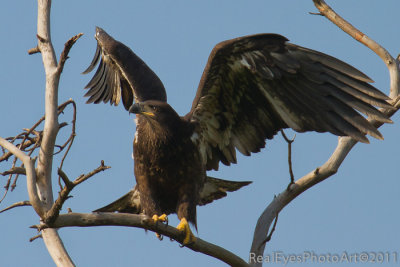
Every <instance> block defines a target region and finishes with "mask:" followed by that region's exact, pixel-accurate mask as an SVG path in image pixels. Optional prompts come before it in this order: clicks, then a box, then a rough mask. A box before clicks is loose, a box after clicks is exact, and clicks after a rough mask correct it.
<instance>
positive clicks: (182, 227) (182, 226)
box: [176, 217, 196, 246]
mask: <svg viewBox="0 0 400 267" xmlns="http://www.w3.org/2000/svg"><path fill="white" fill-rule="evenodd" d="M176 229H178V230H179V231H181V232H183V233H185V239H184V240H183V245H184V246H185V245H188V244H191V243H194V242H196V237H195V236H194V234H193V233H192V231H191V230H190V227H189V224H188V222H187V220H186V218H185V217H183V218H182V219H181V222H180V223H179V224H178V226H177V227H176Z"/></svg>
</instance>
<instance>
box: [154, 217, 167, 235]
mask: <svg viewBox="0 0 400 267" xmlns="http://www.w3.org/2000/svg"><path fill="white" fill-rule="evenodd" d="M152 219H153V221H154V223H158V222H167V224H168V217H167V214H165V213H164V214H163V215H161V216H158V215H157V214H154V215H153V217H152ZM156 236H157V238H158V239H159V240H160V241H161V240H163V236H162V235H160V234H159V233H156Z"/></svg>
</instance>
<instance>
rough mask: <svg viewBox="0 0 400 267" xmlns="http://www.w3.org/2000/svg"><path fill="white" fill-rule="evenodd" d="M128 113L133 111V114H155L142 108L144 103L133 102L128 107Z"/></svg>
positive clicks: (150, 115)
mask: <svg viewBox="0 0 400 267" xmlns="http://www.w3.org/2000/svg"><path fill="white" fill-rule="evenodd" d="M129 113H135V114H143V115H146V116H149V117H154V116H155V114H154V113H152V112H148V111H145V110H144V105H142V104H141V103H135V104H133V105H132V106H131V107H130V108H129Z"/></svg>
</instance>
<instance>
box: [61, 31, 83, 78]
mask: <svg viewBox="0 0 400 267" xmlns="http://www.w3.org/2000/svg"><path fill="white" fill-rule="evenodd" d="M82 35H83V33H79V34H77V35H75V36H74V37H71V38H70V39H69V40H68V41H67V42H66V43H65V45H64V50H63V51H62V53H61V56H60V61H59V62H58V66H57V71H58V73H61V72H62V71H63V69H64V64H65V61H67V59H68V53H69V51H70V50H71V48H72V46H73V45H74V44H75V42H76V41H78V39H79V38H80V37H81V36H82Z"/></svg>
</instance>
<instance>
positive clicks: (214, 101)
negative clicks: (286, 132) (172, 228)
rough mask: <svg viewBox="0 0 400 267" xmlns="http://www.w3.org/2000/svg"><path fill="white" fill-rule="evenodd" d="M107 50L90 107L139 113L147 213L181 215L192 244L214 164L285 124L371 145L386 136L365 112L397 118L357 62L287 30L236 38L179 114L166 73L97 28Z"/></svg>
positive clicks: (211, 63) (216, 52)
mask: <svg viewBox="0 0 400 267" xmlns="http://www.w3.org/2000/svg"><path fill="white" fill-rule="evenodd" d="M95 38H96V40H97V50H96V53H95V56H94V58H93V61H92V62H91V64H90V66H89V67H88V69H87V70H86V71H85V72H84V73H89V72H91V71H92V70H93V69H94V68H95V66H96V65H97V62H98V61H99V60H100V64H99V67H98V69H97V71H96V73H95V75H94V76H93V78H92V79H91V81H90V82H89V83H88V85H87V86H86V89H88V91H87V93H86V94H85V96H87V97H89V99H88V101H87V103H96V104H97V103H100V102H104V103H107V102H109V103H110V104H114V105H118V104H119V103H120V100H121V99H122V103H123V105H124V107H125V109H126V110H127V111H129V112H131V113H135V114H136V116H137V122H136V134H135V138H134V142H133V151H134V164H135V167H134V172H135V177H136V182H137V191H138V193H139V194H140V210H141V212H143V213H144V214H146V215H149V216H153V219H154V220H155V221H157V220H164V219H165V216H166V215H168V214H171V213H177V215H178V218H179V219H180V220H181V222H180V223H179V225H178V227H177V228H178V229H180V230H181V231H183V232H184V233H185V240H184V244H188V243H190V242H193V241H195V237H194V235H193V234H192V233H191V231H190V228H189V226H188V222H189V223H192V224H193V225H194V226H195V227H196V228H197V225H196V205H198V204H200V203H201V197H200V194H201V192H202V190H203V187H204V184H205V183H206V180H207V176H206V171H207V170H212V169H214V170H217V169H218V165H219V162H222V163H223V164H225V165H230V164H231V163H236V150H238V151H239V152H241V153H242V154H244V155H247V156H249V155H250V154H251V153H256V152H259V151H260V149H261V148H263V147H265V140H266V139H272V138H273V137H274V135H275V134H276V133H277V132H278V131H280V130H281V129H284V128H292V129H294V130H295V131H297V132H305V131H316V132H330V133H332V134H334V135H337V136H350V137H352V138H354V139H355V140H357V141H360V142H364V143H367V142H368V139H367V137H366V135H371V136H373V137H375V138H378V139H382V135H381V134H380V132H379V131H378V130H377V129H376V127H374V126H373V125H372V124H371V123H370V122H369V121H368V120H367V119H366V118H365V117H364V116H362V115H361V114H360V113H363V114H364V115H365V116H367V117H368V118H373V119H376V120H378V121H380V122H383V123H390V122H391V120H390V119H389V118H388V117H387V116H385V115H384V114H383V113H381V112H380V111H379V110H378V109H377V107H383V108H391V105H390V104H389V103H388V102H387V101H386V100H388V99H389V97H388V96H386V95H385V94H383V93H382V92H380V91H379V90H377V89H376V88H374V87H373V86H372V85H370V83H371V82H372V80H371V79H370V78H368V77H367V76H366V75H365V74H363V73H361V72H360V71H358V70H357V69H355V68H354V67H352V66H350V65H348V64H346V63H344V62H342V61H340V60H338V59H336V58H334V57H331V56H328V55H326V54H323V53H321V52H317V51H314V50H311V49H308V48H304V47H301V46H298V45H295V44H291V43H289V42H288V39H286V38H285V37H283V36H281V35H278V34H257V35H250V36H244V37H239V38H235V39H232V40H227V41H224V42H221V43H219V44H217V45H216V46H215V47H214V49H213V50H212V51H211V54H210V56H209V59H208V62H207V65H206V67H205V69H204V72H203V75H202V77H201V80H200V84H199V87H198V89H197V93H196V97H195V99H194V101H193V104H192V108H191V110H190V111H189V112H188V113H187V114H186V115H185V116H179V115H178V114H177V113H176V111H175V110H174V109H173V108H172V107H171V106H170V105H169V104H168V103H167V95H166V92H165V89H164V86H163V84H162V82H161V81H160V79H159V78H158V77H157V75H156V74H155V73H154V72H153V71H152V70H151V69H150V68H149V67H148V66H147V65H146V63H144V62H143V61H142V60H141V59H140V58H139V57H138V56H137V55H136V54H135V53H134V52H132V50H131V49H129V48H128V47H127V46H125V45H124V44H122V43H121V42H119V41H116V40H115V39H114V38H112V37H111V36H110V35H108V34H107V33H106V32H105V31H104V30H103V29H101V28H96V34H95Z"/></svg>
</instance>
